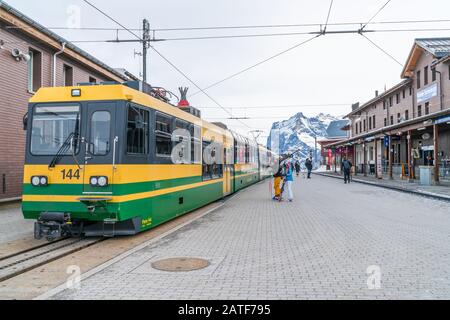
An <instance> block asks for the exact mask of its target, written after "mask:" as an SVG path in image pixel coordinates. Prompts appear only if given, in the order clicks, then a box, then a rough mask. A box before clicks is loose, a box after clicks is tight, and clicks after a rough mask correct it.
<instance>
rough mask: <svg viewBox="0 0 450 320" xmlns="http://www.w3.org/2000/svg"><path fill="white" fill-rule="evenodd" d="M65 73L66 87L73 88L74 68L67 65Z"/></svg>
mask: <svg viewBox="0 0 450 320" xmlns="http://www.w3.org/2000/svg"><path fill="white" fill-rule="evenodd" d="M63 73H64V87H71V86H73V68H72V67H71V66H68V65H67V64H65V65H64V70H63Z"/></svg>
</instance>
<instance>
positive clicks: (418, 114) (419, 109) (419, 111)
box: [417, 106, 422, 117]
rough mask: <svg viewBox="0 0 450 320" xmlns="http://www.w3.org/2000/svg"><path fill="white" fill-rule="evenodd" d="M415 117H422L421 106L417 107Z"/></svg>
mask: <svg viewBox="0 0 450 320" xmlns="http://www.w3.org/2000/svg"><path fill="white" fill-rule="evenodd" d="M417 116H418V117H421V116H422V106H417Z"/></svg>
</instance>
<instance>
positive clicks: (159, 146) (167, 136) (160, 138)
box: [155, 112, 173, 158]
mask: <svg viewBox="0 0 450 320" xmlns="http://www.w3.org/2000/svg"><path fill="white" fill-rule="evenodd" d="M172 126H173V125H172V118H171V117H170V116H166V115H164V114H162V113H158V112H157V113H156V126H155V133H156V156H158V157H165V158H167V157H170V156H171V153H172V132H173V128H172Z"/></svg>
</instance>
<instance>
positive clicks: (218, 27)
mask: <svg viewBox="0 0 450 320" xmlns="http://www.w3.org/2000/svg"><path fill="white" fill-rule="evenodd" d="M445 22H450V19H429V20H398V21H372V22H370V24H371V25H377V24H381V25H383V24H417V23H418V24H421V23H445ZM366 23H367V22H361V21H359V22H334V23H331V22H329V23H328V26H351V25H353V26H362V25H364V24H366ZM322 25H323V24H322V23H303V24H269V25H242V26H210V27H180V28H156V29H151V30H150V31H152V32H171V31H202V30H205V31H206V30H228V29H268V28H297V27H320V26H322ZM5 28H6V29H33V28H34V27H32V26H30V27H23V26H6V27H5ZM46 28H47V29H50V30H78V31H126V30H124V29H119V28H113V27H111V28H105V27H62V26H50V27H46ZM128 30H131V31H143V30H142V29H140V28H128Z"/></svg>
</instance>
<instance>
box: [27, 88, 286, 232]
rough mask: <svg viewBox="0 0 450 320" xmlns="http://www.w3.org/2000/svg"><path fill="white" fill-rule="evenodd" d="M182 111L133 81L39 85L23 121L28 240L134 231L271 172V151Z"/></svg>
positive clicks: (245, 184) (274, 157) (219, 196)
mask: <svg viewBox="0 0 450 320" xmlns="http://www.w3.org/2000/svg"><path fill="white" fill-rule="evenodd" d="M192 110H193V108H188V109H185V110H183V109H181V108H179V107H176V106H173V105H171V104H170V103H168V102H167V101H164V100H163V99H158V98H157V96H156V97H155V95H153V94H151V91H149V90H145V87H144V86H143V84H142V83H139V82H130V83H124V84H101V85H80V86H76V87H55V88H41V89H40V90H39V91H38V92H37V93H36V94H35V95H34V96H33V98H32V99H31V100H30V104H29V109H28V114H27V117H26V121H25V122H24V125H25V128H26V129H27V144H26V159H25V168H24V180H23V183H24V186H23V199H22V200H23V202H22V209H23V214H24V217H25V218H26V219H34V220H36V222H35V237H36V238H42V237H46V238H47V239H48V240H53V239H56V238H58V237H62V236H78V235H85V236H117V235H132V234H136V233H138V232H141V231H144V230H148V229H150V228H152V227H155V226H157V225H160V224H161V223H164V222H166V221H168V220H170V219H173V218H175V217H177V216H180V215H182V214H185V213H187V212H190V211H192V210H194V209H197V208H199V207H202V206H205V205H206V204H208V203H211V202H214V201H216V200H218V199H221V198H223V197H225V196H228V195H230V194H232V193H234V192H237V191H238V190H240V189H242V188H245V187H247V186H249V185H252V184H254V183H256V182H258V181H261V180H263V179H265V178H266V177H268V176H270V175H271V174H272V170H271V168H272V167H273V166H274V165H275V164H276V161H277V155H276V154H274V153H273V152H271V151H270V150H267V149H266V148H264V147H263V146H261V145H258V144H257V143H256V142H255V141H254V140H251V139H248V138H246V137H243V136H241V135H239V134H237V133H234V132H232V131H230V130H228V129H227V128H226V126H223V125H221V124H214V123H209V122H206V121H203V120H202V119H201V118H199V117H198V113H197V112H192ZM186 111H188V112H186ZM189 111H191V112H189Z"/></svg>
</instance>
